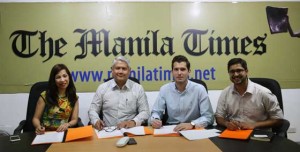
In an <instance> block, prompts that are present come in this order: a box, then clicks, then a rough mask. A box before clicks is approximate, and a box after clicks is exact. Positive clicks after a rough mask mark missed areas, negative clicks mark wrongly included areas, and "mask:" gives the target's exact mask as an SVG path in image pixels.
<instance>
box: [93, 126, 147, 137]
mask: <svg viewBox="0 0 300 152" xmlns="http://www.w3.org/2000/svg"><path fill="white" fill-rule="evenodd" d="M111 128H116V127H104V128H103V129H102V130H100V131H99V130H97V129H95V132H96V134H97V137H98V138H112V137H123V136H124V133H130V134H132V135H137V136H141V135H145V130H144V127H143V126H138V127H133V128H128V129H126V128H122V129H120V130H118V129H111Z"/></svg>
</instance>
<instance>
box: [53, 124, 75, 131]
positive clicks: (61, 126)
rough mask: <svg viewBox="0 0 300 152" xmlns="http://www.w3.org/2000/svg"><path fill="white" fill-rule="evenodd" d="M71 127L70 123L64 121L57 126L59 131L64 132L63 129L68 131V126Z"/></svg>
mask: <svg viewBox="0 0 300 152" xmlns="http://www.w3.org/2000/svg"><path fill="white" fill-rule="evenodd" d="M69 127H71V125H70V123H64V124H61V125H60V126H59V127H58V128H57V130H56V131H57V132H62V131H66V130H68V128H69Z"/></svg>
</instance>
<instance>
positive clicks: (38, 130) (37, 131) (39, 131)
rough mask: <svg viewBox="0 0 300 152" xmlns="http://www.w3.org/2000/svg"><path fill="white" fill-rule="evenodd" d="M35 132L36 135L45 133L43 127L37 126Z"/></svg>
mask: <svg viewBox="0 0 300 152" xmlns="http://www.w3.org/2000/svg"><path fill="white" fill-rule="evenodd" d="M35 133H36V134H37V135H42V134H44V133H45V127H43V126H39V127H37V128H35Z"/></svg>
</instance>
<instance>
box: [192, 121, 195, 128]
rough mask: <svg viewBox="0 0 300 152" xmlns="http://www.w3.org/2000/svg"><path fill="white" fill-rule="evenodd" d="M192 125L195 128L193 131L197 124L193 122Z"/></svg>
mask: <svg viewBox="0 0 300 152" xmlns="http://www.w3.org/2000/svg"><path fill="white" fill-rule="evenodd" d="M191 125H192V126H193V129H195V126H196V124H195V123H194V122H193V121H192V122H191Z"/></svg>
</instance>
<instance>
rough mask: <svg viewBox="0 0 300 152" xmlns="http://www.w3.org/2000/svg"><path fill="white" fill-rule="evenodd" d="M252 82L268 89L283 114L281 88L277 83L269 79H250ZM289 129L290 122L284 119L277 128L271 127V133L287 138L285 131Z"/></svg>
mask: <svg viewBox="0 0 300 152" xmlns="http://www.w3.org/2000/svg"><path fill="white" fill-rule="evenodd" d="M250 80H251V81H252V82H255V83H257V84H260V85H262V86H264V87H266V88H268V89H269V90H270V91H271V92H272V93H273V94H274V95H275V96H276V97H277V100H278V103H279V106H280V108H281V110H282V112H283V102H282V94H281V87H280V85H279V83H278V82H277V81H276V80H274V79H270V78H250ZM289 127H290V122H289V121H288V120H286V119H284V120H283V124H282V125H281V126H278V127H273V128H272V131H273V132H274V133H275V134H277V135H278V136H281V137H286V138H287V130H288V129H289Z"/></svg>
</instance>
